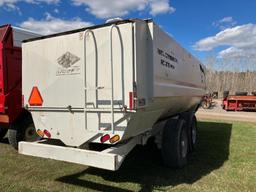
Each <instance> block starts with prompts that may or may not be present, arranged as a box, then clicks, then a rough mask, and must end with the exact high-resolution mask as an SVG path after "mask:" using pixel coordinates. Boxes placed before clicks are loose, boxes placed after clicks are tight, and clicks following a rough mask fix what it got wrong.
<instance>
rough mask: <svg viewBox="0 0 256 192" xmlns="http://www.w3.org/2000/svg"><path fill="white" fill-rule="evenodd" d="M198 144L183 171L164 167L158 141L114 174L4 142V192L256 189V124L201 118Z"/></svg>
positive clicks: (0, 146) (0, 174)
mask: <svg viewBox="0 0 256 192" xmlns="http://www.w3.org/2000/svg"><path fill="white" fill-rule="evenodd" d="M199 134H200V135H199V139H200V142H199V145H198V147H197V150H196V151H195V152H194V153H193V154H192V155H191V156H190V161H189V162H190V163H189V165H188V166H187V167H185V168H184V169H182V170H172V169H168V168H165V167H163V166H162V164H161V158H160V153H159V151H158V150H156V148H155V147H154V145H148V146H145V147H137V148H135V149H134V150H133V151H132V152H131V154H130V155H129V156H128V158H127V159H126V160H125V162H124V164H123V166H122V167H121V169H120V170H119V171H117V172H110V171H105V170H100V169H95V168H88V167H85V166H81V165H75V164H69V163H64V162H59V161H53V160H46V159H41V158H35V157H28V156H23V155H18V154H17V152H16V151H15V150H13V149H12V148H11V147H10V146H9V145H8V144H7V143H6V142H5V141H4V142H2V143H0V191H12V192H13V191H26V192H27V191H121V192H122V191H124V192H126V191H198V192H201V191H203V192H207V191H216V192H219V191H227V192H232V191H234V192H237V191H243V192H245V191H252V192H253V191H256V125H255V124H249V123H227V122H218V123H217V122H207V121H206V122H200V123H199Z"/></svg>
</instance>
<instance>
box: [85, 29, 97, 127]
mask: <svg viewBox="0 0 256 192" xmlns="http://www.w3.org/2000/svg"><path fill="white" fill-rule="evenodd" d="M87 33H89V34H91V35H92V37H93V42H94V48H95V67H96V69H95V73H96V75H95V84H96V85H95V87H97V86H98V83H97V81H98V79H97V68H98V62H97V59H98V54H97V45H96V39H95V36H94V34H93V31H92V30H90V29H87V30H85V31H84V33H83V40H84V76H85V77H84V95H85V102H84V113H86V112H87V111H86V108H87V106H86V105H87V95H86V89H87V87H86V42H85V41H86V35H87ZM96 93H97V90H96ZM95 104H96V108H97V96H96V103H95ZM85 127H86V129H87V118H86V117H85Z"/></svg>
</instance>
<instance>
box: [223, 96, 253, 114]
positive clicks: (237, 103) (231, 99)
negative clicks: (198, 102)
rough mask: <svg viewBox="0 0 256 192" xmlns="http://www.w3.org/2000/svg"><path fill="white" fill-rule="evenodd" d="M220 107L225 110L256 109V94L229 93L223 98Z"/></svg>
mask: <svg viewBox="0 0 256 192" xmlns="http://www.w3.org/2000/svg"><path fill="white" fill-rule="evenodd" d="M222 107H223V109H225V110H226V111H246V110H247V111H256V96H255V95H243V96H238V95H230V96H227V97H226V98H224V99H223V103H222Z"/></svg>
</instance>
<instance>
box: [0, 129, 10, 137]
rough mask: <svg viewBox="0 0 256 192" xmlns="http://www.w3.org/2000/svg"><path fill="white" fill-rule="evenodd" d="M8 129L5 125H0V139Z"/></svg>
mask: <svg viewBox="0 0 256 192" xmlns="http://www.w3.org/2000/svg"><path fill="white" fill-rule="evenodd" d="M7 131H8V129H7V128H5V127H2V126H0V140H2V139H3V138H4V136H5V135H6V133H7Z"/></svg>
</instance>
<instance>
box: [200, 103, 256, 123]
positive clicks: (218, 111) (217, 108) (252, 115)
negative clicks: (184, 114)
mask: <svg viewBox="0 0 256 192" xmlns="http://www.w3.org/2000/svg"><path fill="white" fill-rule="evenodd" d="M221 103H222V100H214V101H213V106H212V107H211V108H210V109H203V108H200V109H199V110H198V112H197V113H196V116H197V118H198V119H199V120H200V119H201V120H204V119H209V120H211V119H214V120H228V121H240V122H251V123H256V112H247V111H225V110H223V109H222V107H221Z"/></svg>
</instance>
